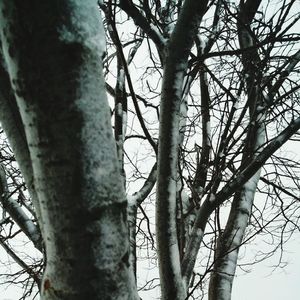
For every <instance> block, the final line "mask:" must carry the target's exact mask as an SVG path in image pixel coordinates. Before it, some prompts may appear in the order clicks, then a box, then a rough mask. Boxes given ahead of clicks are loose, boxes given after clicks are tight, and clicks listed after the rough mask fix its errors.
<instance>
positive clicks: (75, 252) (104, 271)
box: [0, 0, 138, 300]
mask: <svg viewBox="0 0 300 300" xmlns="http://www.w3.org/2000/svg"><path fill="white" fill-rule="evenodd" d="M0 10H1V23H0V25H1V26H0V27H1V38H2V43H3V49H4V55H5V59H6V62H7V65H8V69H9V75H10V80H11V82H12V84H13V89H14V92H15V95H16V98H17V102H18V106H19V109H20V112H21V116H22V121H23V123H24V124H25V132H26V137H27V140H28V145H29V151H30V157H31V163H32V167H33V174H34V184H35V188H36V191H37V194H38V198H39V203H40V205H41V217H42V223H43V227H44V232H45V237H44V238H45V243H46V254H47V264H46V270H45V273H44V277H43V282H42V294H41V299H43V300H50V299H51V300H53V299H64V300H69V299H70V300H71V299H72V300H76V299H93V300H95V299H138V296H137V292H136V289H135V284H134V277H133V274H132V272H131V269H130V264H129V241H128V231H127V217H126V206H127V202H126V197H125V193H124V190H123V185H122V180H121V177H120V173H119V167H118V159H117V153H116V147H115V142H114V139H113V136H112V128H111V123H110V113H109V107H108V103H107V99H106V94H105V83H104V78H103V74H102V60H101V57H102V55H103V52H104V50H105V43H104V40H105V35H104V32H103V28H102V25H101V18H100V15H99V12H98V9H97V5H96V1H92V0H87V1H84V2H83V1H79V0H78V1H76V0H75V1H71V0H64V1H61V0H60V1H46V2H41V1H22V2H20V1H2V2H1V4H0Z"/></svg>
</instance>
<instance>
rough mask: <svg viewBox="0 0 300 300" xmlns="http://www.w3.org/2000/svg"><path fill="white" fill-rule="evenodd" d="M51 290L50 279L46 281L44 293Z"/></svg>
mask: <svg viewBox="0 0 300 300" xmlns="http://www.w3.org/2000/svg"><path fill="white" fill-rule="evenodd" d="M50 288H51V283H50V280H49V279H45V281H44V291H45V292H46V291H47V290H49V289H50Z"/></svg>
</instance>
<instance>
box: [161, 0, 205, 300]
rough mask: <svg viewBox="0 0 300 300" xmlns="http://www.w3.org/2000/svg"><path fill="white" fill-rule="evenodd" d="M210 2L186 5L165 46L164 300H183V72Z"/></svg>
mask: <svg viewBox="0 0 300 300" xmlns="http://www.w3.org/2000/svg"><path fill="white" fill-rule="evenodd" d="M206 6H207V1H194V0H191V1H189V0H187V1H185V2H184V4H183V7H182V10H181V12H180V15H179V17H178V21H177V23H176V25H175V28H174V31H173V33H172V35H171V37H170V40H169V43H168V45H167V46H166V55H165V61H164V79H163V84H162V96H161V113H160V127H159V150H158V179H157V203H156V233H157V248H158V259H159V272H160V282H161V292H162V299H172V300H175V299H178V300H179V299H184V298H185V294H186V289H185V287H184V282H183V280H182V276H181V269H180V257H179V249H178V239H177V231H176V179H177V162H178V144H179V115H180V102H181V99H182V85H183V79H184V72H185V70H186V68H187V60H188V55H189V52H190V49H191V47H192V45H193V40H194V37H195V35H196V34H197V32H198V25H199V23H200V21H201V18H202V15H203V14H204V12H205V9H206Z"/></svg>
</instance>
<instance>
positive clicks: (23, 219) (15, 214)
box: [0, 165, 43, 252]
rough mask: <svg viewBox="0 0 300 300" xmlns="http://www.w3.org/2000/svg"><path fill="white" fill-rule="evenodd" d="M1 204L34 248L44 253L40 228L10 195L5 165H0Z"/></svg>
mask: <svg viewBox="0 0 300 300" xmlns="http://www.w3.org/2000/svg"><path fill="white" fill-rule="evenodd" d="M0 202H1V204H2V207H3V209H4V210H5V211H7V212H8V214H9V215H10V216H11V218H12V219H13V220H14V221H15V222H16V223H17V224H18V226H19V227H20V228H21V230H22V231H23V232H24V234H25V235H26V236H27V237H28V238H29V239H30V240H31V241H32V242H33V244H34V246H35V247H36V248H37V249H38V250H40V251H41V252H43V246H42V237H41V234H40V231H39V229H38V227H37V226H36V225H35V224H34V223H33V221H32V220H31V219H30V218H29V217H28V216H27V214H26V213H25V212H24V210H23V209H22V207H21V206H20V205H19V203H18V202H17V201H16V200H14V199H13V198H11V197H10V195H9V192H8V187H7V180H6V175H5V171H4V167H3V165H0Z"/></svg>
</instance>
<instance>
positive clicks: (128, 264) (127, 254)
mask: <svg viewBox="0 0 300 300" xmlns="http://www.w3.org/2000/svg"><path fill="white" fill-rule="evenodd" d="M122 262H123V263H124V264H125V265H126V266H127V267H128V268H129V266H130V263H129V252H128V251H127V252H126V253H125V254H124V256H123V257H122Z"/></svg>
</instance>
